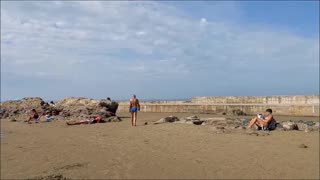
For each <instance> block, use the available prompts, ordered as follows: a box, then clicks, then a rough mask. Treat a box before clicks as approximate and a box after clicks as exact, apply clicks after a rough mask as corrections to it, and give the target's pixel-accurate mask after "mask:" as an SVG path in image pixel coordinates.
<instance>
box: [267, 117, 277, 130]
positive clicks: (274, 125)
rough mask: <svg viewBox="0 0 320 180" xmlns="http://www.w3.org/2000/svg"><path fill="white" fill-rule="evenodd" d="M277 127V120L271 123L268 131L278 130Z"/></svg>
mask: <svg viewBox="0 0 320 180" xmlns="http://www.w3.org/2000/svg"><path fill="white" fill-rule="evenodd" d="M276 125H277V122H276V120H275V119H273V120H272V121H270V122H269V124H268V126H267V130H269V131H271V130H275V129H276Z"/></svg>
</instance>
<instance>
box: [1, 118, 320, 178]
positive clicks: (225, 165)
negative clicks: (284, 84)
mask: <svg viewBox="0 0 320 180" xmlns="http://www.w3.org/2000/svg"><path fill="white" fill-rule="evenodd" d="M171 114H172V115H176V116H178V117H186V116H189V115H191V114H187V113H140V114H139V117H140V119H139V121H138V126H137V127H131V123H130V119H129V114H128V113H120V114H119V116H120V117H122V119H123V122H119V123H105V124H93V125H78V126H67V125H66V124H65V121H62V120H58V121H54V122H50V123H39V124H27V123H23V122H9V120H1V132H2V133H4V135H3V137H2V138H1V179H27V178H34V177H40V176H42V177H45V176H48V175H58V174H61V175H62V176H63V177H66V178H70V179H206V178H207V179H319V132H310V133H305V132H303V131H273V132H270V135H268V136H250V135H248V134H246V133H244V131H245V130H243V132H235V133H230V134H215V133H214V132H213V131H212V130H211V128H210V126H196V125H189V124H159V125H152V124H151V122H153V121H156V120H159V119H160V118H162V117H165V116H168V115H171ZM199 116H200V117H211V116H213V115H210V114H202V115H199ZM276 118H277V120H278V121H282V120H289V119H293V120H299V119H302V118H301V117H294V118H293V117H292V118H291V117H276ZM303 119H304V120H314V121H316V120H318V118H311V117H305V118H303ZM145 122H148V125H144V123H145ZM300 144H305V145H306V146H308V147H307V148H300V147H299V145H300Z"/></svg>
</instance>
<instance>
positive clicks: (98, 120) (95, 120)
mask: <svg viewBox="0 0 320 180" xmlns="http://www.w3.org/2000/svg"><path fill="white" fill-rule="evenodd" d="M104 122H105V121H103V120H102V119H101V117H100V116H97V117H94V118H90V119H85V120H79V121H68V122H67V125H80V124H95V123H104Z"/></svg>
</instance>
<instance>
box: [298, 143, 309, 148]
mask: <svg viewBox="0 0 320 180" xmlns="http://www.w3.org/2000/svg"><path fill="white" fill-rule="evenodd" d="M298 147H299V148H308V146H307V145H305V144H300V145H299V146H298Z"/></svg>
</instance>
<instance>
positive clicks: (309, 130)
mask: <svg viewBox="0 0 320 180" xmlns="http://www.w3.org/2000/svg"><path fill="white" fill-rule="evenodd" d="M311 131H313V129H312V128H308V127H307V128H306V129H305V130H304V132H306V133H308V132H311Z"/></svg>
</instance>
